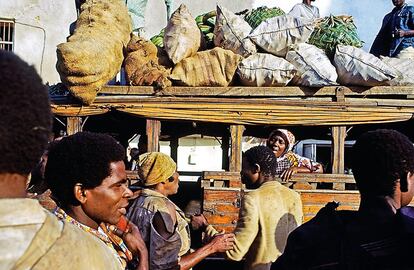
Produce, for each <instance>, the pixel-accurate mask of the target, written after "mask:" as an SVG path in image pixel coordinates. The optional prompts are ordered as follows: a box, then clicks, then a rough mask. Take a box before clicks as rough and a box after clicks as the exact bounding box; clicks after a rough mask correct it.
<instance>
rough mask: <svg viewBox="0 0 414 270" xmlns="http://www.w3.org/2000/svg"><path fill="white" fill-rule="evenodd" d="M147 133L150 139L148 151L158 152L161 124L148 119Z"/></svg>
mask: <svg viewBox="0 0 414 270" xmlns="http://www.w3.org/2000/svg"><path fill="white" fill-rule="evenodd" d="M146 133H147V138H148V144H147V151H148V152H158V151H159V149H160V143H159V142H160V134H161V122H160V121H159V120H152V119H147V126H146Z"/></svg>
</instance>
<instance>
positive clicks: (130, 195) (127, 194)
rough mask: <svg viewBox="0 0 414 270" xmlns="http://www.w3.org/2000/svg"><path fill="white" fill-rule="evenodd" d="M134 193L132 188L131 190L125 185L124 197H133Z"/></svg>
mask: <svg viewBox="0 0 414 270" xmlns="http://www.w3.org/2000/svg"><path fill="white" fill-rule="evenodd" d="M132 194H133V192H132V190H130V189H129V188H128V187H125V191H124V194H123V197H124V198H131V197H132Z"/></svg>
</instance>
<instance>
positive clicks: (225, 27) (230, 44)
mask: <svg viewBox="0 0 414 270" xmlns="http://www.w3.org/2000/svg"><path fill="white" fill-rule="evenodd" d="M251 31H252V28H251V27H250V25H249V24H248V23H247V22H246V21H245V20H244V19H243V18H242V17H240V16H237V15H235V14H234V13H233V12H231V11H230V10H228V9H226V8H224V7H221V6H219V5H218V6H217V19H216V25H215V27H214V45H215V46H217V47H221V48H223V49H227V50H230V51H232V52H234V53H237V54H240V55H241V56H243V57H247V56H249V55H250V54H252V53H255V52H256V45H255V44H254V43H253V42H252V41H251V40H250V39H249V38H248V36H249V34H250V32H251Z"/></svg>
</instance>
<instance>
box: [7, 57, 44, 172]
mask: <svg viewBox="0 0 414 270" xmlns="http://www.w3.org/2000/svg"><path fill="white" fill-rule="evenodd" d="M0 71H1V72H0V95H1V98H0V153H1V154H0V173H17V174H21V175H27V174H29V173H30V171H31V170H32V169H33V168H34V167H35V166H36V164H37V163H38V162H39V159H40V157H41V156H42V154H43V151H44V149H45V148H46V145H47V142H48V139H49V135H50V134H51V127H52V113H51V110H50V103H49V96H48V92H47V89H46V87H45V85H44V84H43V83H42V79H41V78H40V76H39V75H38V74H37V72H36V70H35V69H34V68H33V67H32V66H29V65H28V64H27V63H26V62H24V61H23V60H22V59H20V58H19V57H18V56H16V55H15V54H13V53H11V52H7V51H4V50H0Z"/></svg>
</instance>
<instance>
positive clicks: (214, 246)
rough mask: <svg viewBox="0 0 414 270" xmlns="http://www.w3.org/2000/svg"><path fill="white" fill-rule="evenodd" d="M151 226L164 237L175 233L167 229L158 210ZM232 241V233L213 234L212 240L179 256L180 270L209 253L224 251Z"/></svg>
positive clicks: (231, 245) (229, 247)
mask: <svg viewBox="0 0 414 270" xmlns="http://www.w3.org/2000/svg"><path fill="white" fill-rule="evenodd" d="M153 226H154V228H155V230H156V231H157V232H158V233H159V234H160V235H161V236H162V237H163V238H165V239H169V238H172V237H173V236H174V235H175V230H174V231H173V232H171V230H168V229H167V226H166V225H165V223H164V219H163V217H162V216H161V214H160V213H159V212H158V213H157V214H155V216H154V218H153ZM233 243H234V235H233V234H231V233H227V234H217V235H215V236H214V237H213V238H212V240H211V241H210V242H209V243H207V244H206V245H204V246H202V247H201V248H199V249H197V250H196V251H194V252H192V253H190V254H187V255H184V256H181V258H180V260H179V261H178V265H179V267H180V270H188V269H191V268H192V267H194V266H195V265H196V264H197V263H199V262H200V261H201V260H203V259H204V258H206V257H207V256H209V255H211V254H214V253H217V252H225V251H227V250H229V249H232V248H233ZM167 244H168V243H167ZM176 254H177V255H176V257H177V258H178V250H177V252H176Z"/></svg>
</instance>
